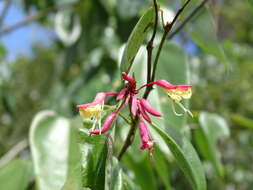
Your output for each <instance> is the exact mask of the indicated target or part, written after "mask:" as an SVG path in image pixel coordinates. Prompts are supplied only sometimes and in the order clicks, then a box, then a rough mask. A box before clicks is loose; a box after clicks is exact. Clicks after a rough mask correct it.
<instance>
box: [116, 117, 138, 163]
mask: <svg viewBox="0 0 253 190" xmlns="http://www.w3.org/2000/svg"><path fill="white" fill-rule="evenodd" d="M136 124H137V119H135V120H133V121H132V126H131V129H130V130H129V132H128V135H127V138H126V140H125V142H124V144H123V146H122V148H121V150H120V152H119V154H118V160H121V158H122V156H123V155H124V153H125V152H126V151H127V149H128V147H129V146H130V145H131V144H132V142H133V139H134V135H135V131H136V129H137V127H136Z"/></svg>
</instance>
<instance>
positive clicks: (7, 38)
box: [0, 1, 55, 60]
mask: <svg viewBox="0 0 253 190" xmlns="http://www.w3.org/2000/svg"><path fill="white" fill-rule="evenodd" d="M3 5H4V2H3V1H1V2H0V12H1V11H2V8H3ZM26 16H27V15H26V13H25V12H24V11H23V9H22V7H20V5H19V4H17V3H12V4H11V7H10V9H9V11H8V14H7V15H6V17H5V19H4V24H3V26H2V28H4V27H6V26H9V25H12V24H15V23H17V22H19V21H21V20H23V19H24V18H26ZM54 38H55V34H54V32H53V30H52V29H48V28H45V27H42V26H40V25H39V24H37V23H32V24H29V25H27V26H25V27H22V28H19V29H16V30H15V31H13V32H11V33H8V34H7V35H3V36H0V43H3V44H4V46H5V47H6V48H7V52H8V55H7V60H13V59H15V58H16V57H17V56H18V55H21V54H23V55H26V56H32V45H33V44H34V43H40V44H41V45H44V46H46V47H48V46H50V44H51V41H52V40H53V39H54Z"/></svg>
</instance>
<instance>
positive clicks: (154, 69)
mask: <svg viewBox="0 0 253 190" xmlns="http://www.w3.org/2000/svg"><path fill="white" fill-rule="evenodd" d="M190 1H191V0H187V1H186V2H185V3H184V5H183V6H182V7H181V8H180V9H179V10H178V11H177V13H176V16H175V17H174V18H173V20H172V22H171V23H168V24H167V25H166V26H165V27H164V33H163V37H162V39H161V41H160V45H159V47H158V50H157V53H156V57H155V61H154V68H153V72H152V81H154V80H155V73H156V68H157V63H158V59H159V56H160V53H161V50H162V47H163V45H164V42H165V40H166V37H167V35H168V33H169V32H170V31H171V29H172V27H173V25H174V24H175V23H176V21H177V19H178V17H179V15H180V14H181V13H182V12H183V10H184V9H185V7H186V6H187V5H188V4H189V3H190Z"/></svg>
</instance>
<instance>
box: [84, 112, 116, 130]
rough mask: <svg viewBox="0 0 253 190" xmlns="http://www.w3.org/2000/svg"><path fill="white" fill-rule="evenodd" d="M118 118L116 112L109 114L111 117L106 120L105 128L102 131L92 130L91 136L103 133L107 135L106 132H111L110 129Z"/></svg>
mask: <svg viewBox="0 0 253 190" xmlns="http://www.w3.org/2000/svg"><path fill="white" fill-rule="evenodd" d="M116 116H117V113H116V112H112V113H110V114H109V116H108V117H107V118H106V120H105V122H104V124H103V126H102V128H101V129H95V130H90V131H89V133H90V134H101V133H105V132H106V131H108V130H109V128H110V127H111V125H112V123H113V121H114V120H115V118H116Z"/></svg>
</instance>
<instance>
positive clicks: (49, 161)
mask: <svg viewBox="0 0 253 190" xmlns="http://www.w3.org/2000/svg"><path fill="white" fill-rule="evenodd" d="M75 132H76V131H75V129H74V128H73V127H71V123H70V121H69V120H68V119H66V118H63V117H59V116H57V115H56V114H55V113H54V112H51V111H42V112H40V113H38V114H37V115H36V116H35V118H34V120H33V122H32V125H31V129H30V134H29V138H30V146H31V153H32V158H33V164H34V171H35V176H36V184H37V187H38V189H42V190H44V189H47V190H51V189H52V190H57V189H62V188H63V189H73V190H76V189H80V188H81V183H80V182H81V181H80V179H81V176H80V174H81V166H80V153H79V150H78V144H77V142H76V138H75ZM64 184H65V185H64Z"/></svg>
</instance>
